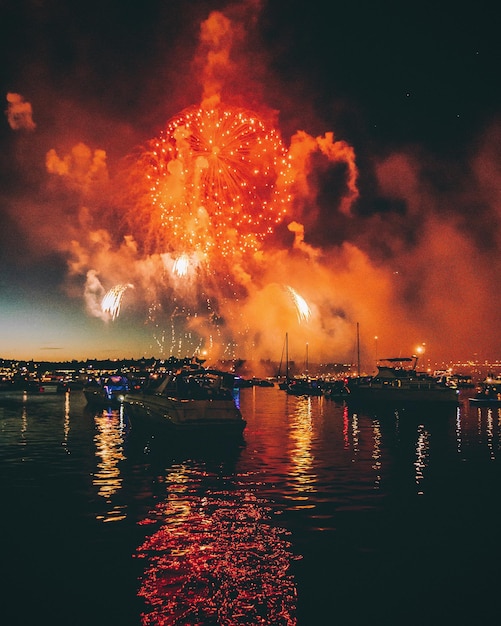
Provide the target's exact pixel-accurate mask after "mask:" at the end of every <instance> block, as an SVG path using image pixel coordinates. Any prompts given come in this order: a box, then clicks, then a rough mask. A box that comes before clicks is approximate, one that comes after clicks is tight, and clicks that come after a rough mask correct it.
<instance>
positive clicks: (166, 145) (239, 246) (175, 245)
mask: <svg viewBox="0 0 501 626" xmlns="http://www.w3.org/2000/svg"><path fill="white" fill-rule="evenodd" d="M137 165H138V168H139V171H140V172H141V175H142V176H145V177H146V178H145V179H143V180H144V181H145V183H146V186H145V190H147V191H146V198H144V196H143V198H142V201H141V204H142V205H143V206H144V209H145V210H147V211H148V215H147V216H146V215H145V214H144V213H145V212H144V211H143V210H141V211H140V214H136V215H135V216H133V219H134V220H141V219H142V220H144V219H148V220H150V228H149V229H148V230H149V232H151V225H154V228H155V229H161V231H162V235H160V236H159V234H158V232H157V233H155V247H156V248H157V249H156V250H155V251H157V252H158V251H161V252H172V253H174V254H175V255H182V254H191V253H194V252H195V253H197V254H198V255H199V256H200V257H202V258H204V259H205V260H206V261H209V260H210V258H211V257H212V256H213V255H214V254H216V253H218V254H221V255H223V257H229V256H231V255H233V254H235V252H237V251H238V252H239V253H245V252H254V251H256V250H257V249H258V248H259V247H260V245H261V243H262V241H263V240H264V238H265V237H266V236H267V235H268V234H270V233H271V232H272V231H273V228H274V226H275V225H276V224H278V223H280V222H281V221H282V219H283V218H284V215H285V214H286V212H287V209H288V206H289V203H290V199H291V196H290V191H289V188H290V182H291V181H290V161H289V158H288V155H287V151H286V149H285V147H284V145H283V144H282V141H281V139H280V136H279V134H278V132H277V131H275V130H273V129H271V128H267V127H266V126H265V124H264V123H263V122H262V121H261V120H260V119H259V118H258V117H257V116H256V115H255V114H253V113H251V112H249V111H245V110H243V109H237V108H229V107H225V108H214V109H206V108H197V107H190V108H188V109H185V110H184V111H182V112H181V113H180V114H179V115H177V116H176V117H174V118H173V119H172V120H171V121H170V122H169V123H168V124H167V127H166V129H165V131H164V132H163V133H162V134H161V135H160V136H159V137H158V138H157V139H155V140H153V141H151V142H150V144H149V145H148V147H147V150H146V151H145V152H144V153H143V154H142V155H141V157H140V159H139V162H138V164H137ZM136 208H137V207H136ZM141 214H142V215H141ZM143 229H144V224H143ZM158 246H160V247H161V248H162V249H161V250H158Z"/></svg>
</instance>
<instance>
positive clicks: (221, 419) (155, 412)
mask: <svg viewBox="0 0 501 626" xmlns="http://www.w3.org/2000/svg"><path fill="white" fill-rule="evenodd" d="M124 408H125V411H126V412H127V414H128V416H129V417H130V419H131V422H132V426H133V427H134V424H135V423H136V424H151V425H153V426H157V427H158V426H160V427H163V428H168V429H170V430H172V431H176V432H180V433H183V432H185V433H192V434H193V433H201V434H242V432H243V431H244V429H245V426H246V425H247V422H246V421H245V420H244V419H243V418H242V414H241V412H240V410H239V409H238V408H237V406H236V405H235V402H234V401H233V399H228V400H225V399H224V400H218V399H200V400H198V399H197V400H194V399H186V400H185V399H179V398H170V397H165V396H156V395H146V394H130V395H126V396H125V398H124Z"/></svg>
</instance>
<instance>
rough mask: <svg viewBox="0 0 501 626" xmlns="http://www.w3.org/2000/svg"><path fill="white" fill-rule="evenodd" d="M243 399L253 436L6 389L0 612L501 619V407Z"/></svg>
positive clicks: (161, 619) (21, 621)
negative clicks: (141, 418) (156, 425)
mask: <svg viewBox="0 0 501 626" xmlns="http://www.w3.org/2000/svg"><path fill="white" fill-rule="evenodd" d="M466 391H467V390H466ZM463 395H464V394H463ZM466 395H467V394H466ZM239 402H240V407H241V410H242V413H243V415H244V417H245V419H246V420H247V427H246V429H245V431H244V435H243V439H242V441H216V442H214V441H198V442H195V441H189V440H177V441H176V440H171V439H169V437H168V436H166V435H165V434H162V433H158V432H157V433H153V432H151V431H149V429H148V427H144V426H141V425H138V424H134V423H130V421H129V419H128V417H127V415H126V414H125V413H124V412H123V411H93V410H90V409H89V407H88V406H87V405H86V402H85V399H84V397H83V394H82V392H81V391H71V392H69V393H66V394H56V393H53V394H39V395H33V396H31V395H28V396H26V395H25V396H23V395H22V394H19V395H15V394H12V395H9V394H7V393H5V394H4V395H2V396H1V397H0V485H1V491H0V494H1V504H2V513H1V537H2V559H1V563H2V566H1V571H2V580H1V581H0V584H1V586H0V593H1V603H0V621H1V623H2V624H5V625H6V626H15V625H22V626H28V625H31V624H45V623H47V624H51V625H52V626H54V625H62V624H65V625H67V624H71V625H72V626H77V625H78V626H80V625H82V626H83V625H86V626H105V625H106V626H117V625H120V626H143V625H148V626H156V625H176V626H188V625H189V626H195V625H206V624H207V625H212V626H216V625H225V626H230V625H237V624H248V625H258V624H266V625H270V626H276V625H296V626H318V625H323V624H326V625H327V624H328V625H331V624H332V625H335V624H337V625H339V626H350V625H366V624H371V625H385V626H393V625H399V626H400V625H414V624H423V623H426V624H429V625H439V624H440V625H442V624H471V623H475V624H477V625H479V624H492V623H497V621H498V614H499V607H498V594H497V593H496V591H497V590H496V587H497V582H498V581H497V571H498V568H499V562H500V556H501V554H500V553H501V549H500V541H499V537H498V534H499V530H498V527H499V523H498V521H499V514H498V503H499V498H500V494H501V449H500V447H501V441H500V428H501V409H499V408H496V407H494V408H489V407H474V406H473V405H470V404H469V403H468V402H467V401H462V402H461V403H460V406H459V408H458V409H457V410H456V409H454V410H452V411H447V412H445V413H444V412H442V413H440V412H433V413H431V412H429V411H428V410H427V409H423V410H421V411H419V412H416V413H414V414H409V413H402V412H400V413H399V412H387V413H374V412H372V411H370V410H367V411H364V412H362V411H361V412H358V413H354V412H353V411H350V410H349V409H348V408H347V407H346V406H344V405H343V404H338V403H335V402H333V401H332V400H327V399H325V398H323V397H294V396H288V395H287V394H286V393H285V392H284V391H281V390H279V389H278V388H277V387H274V388H265V387H263V388H261V387H253V388H246V389H242V390H240V397H239Z"/></svg>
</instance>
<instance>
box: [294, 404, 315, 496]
mask: <svg viewBox="0 0 501 626" xmlns="http://www.w3.org/2000/svg"><path fill="white" fill-rule="evenodd" d="M314 400H315V401H318V400H319V398H317V397H315V398H314ZM311 403H312V397H311V396H300V397H298V399H297V403H296V406H295V410H294V414H293V416H292V421H291V426H290V428H291V430H290V438H291V440H292V449H291V452H290V456H291V471H290V475H291V478H292V479H293V487H294V489H295V491H296V492H297V493H299V494H301V496H300V497H298V496H297V495H296V496H294V497H293V499H294V500H298V499H302V500H308V496H307V495H305V494H307V493H308V492H312V491H314V489H315V487H314V485H315V482H316V480H317V476H316V475H315V474H313V473H312V472H311V468H312V465H313V455H312V453H311V439H312V406H311ZM301 508H304V506H301Z"/></svg>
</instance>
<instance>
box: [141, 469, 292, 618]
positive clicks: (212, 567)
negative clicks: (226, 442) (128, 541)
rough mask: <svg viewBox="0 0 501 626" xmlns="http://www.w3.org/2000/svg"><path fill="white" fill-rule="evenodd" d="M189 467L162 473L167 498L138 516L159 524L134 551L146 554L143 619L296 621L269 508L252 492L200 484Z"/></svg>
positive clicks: (283, 552)
mask: <svg viewBox="0 0 501 626" xmlns="http://www.w3.org/2000/svg"><path fill="white" fill-rule="evenodd" d="M183 470H184V471H185V472H186V474H185V475H183V473H182V472H183ZM189 472H190V470H189V468H187V467H183V468H182V469H180V468H178V469H177V471H176V472H175V474H174V475H173V476H170V477H169V478H168V481H169V480H170V481H173V482H172V483H171V484H170V485H169V494H168V497H167V499H166V501H165V502H162V503H160V504H159V505H158V506H157V507H156V509H155V510H154V511H153V512H152V513H151V518H150V519H147V520H144V522H143V524H145V525H147V524H152V525H155V526H156V525H157V524H159V527H158V530H156V531H155V532H154V533H153V534H152V535H150V536H149V537H148V538H147V539H146V540H145V541H144V543H143V544H142V545H141V546H140V547H139V548H138V549H137V552H136V556H137V557H138V558H142V559H144V560H145V568H144V574H143V576H142V578H141V585H140V589H139V591H138V595H139V596H140V597H142V598H144V600H145V602H146V605H147V610H146V611H145V612H144V613H143V615H142V624H143V625H145V626H158V625H160V624H161V625H163V626H170V625H172V626H173V625H176V626H193V625H195V624H214V625H216V624H221V625H222V624H227V625H230V624H231V625H237V624H249V625H250V624H253V625H257V624H274V625H284V626H294V625H295V624H296V618H295V617H294V613H295V608H296V588H295V585H294V581H293V578H292V576H291V575H290V573H289V567H290V563H291V559H292V557H291V553H290V550H289V549H290V544H289V542H287V541H286V540H285V539H284V537H283V535H284V533H285V531H284V530H282V529H280V528H276V527H274V526H272V525H270V524H269V522H268V520H269V509H268V508H267V507H266V506H264V505H263V503H262V502H261V501H259V500H258V499H257V498H256V497H255V496H254V495H253V494H252V493H249V492H248V491H244V490H242V489H236V490H235V491H231V492H230V491H213V490H210V489H209V490H206V489H203V488H200V485H199V484H194V481H193V478H195V480H197V476H196V475H195V476H194V475H192V476H190V477H189V480H188V481H187V477H188V475H189ZM179 479H181V482H177V481H178V480H179ZM198 480H199V477H198Z"/></svg>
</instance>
